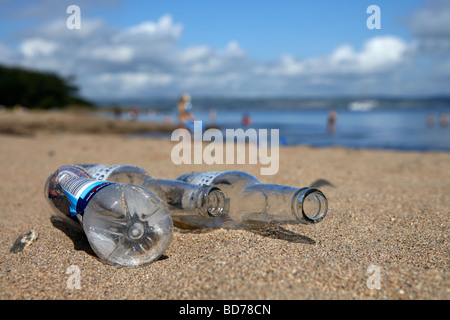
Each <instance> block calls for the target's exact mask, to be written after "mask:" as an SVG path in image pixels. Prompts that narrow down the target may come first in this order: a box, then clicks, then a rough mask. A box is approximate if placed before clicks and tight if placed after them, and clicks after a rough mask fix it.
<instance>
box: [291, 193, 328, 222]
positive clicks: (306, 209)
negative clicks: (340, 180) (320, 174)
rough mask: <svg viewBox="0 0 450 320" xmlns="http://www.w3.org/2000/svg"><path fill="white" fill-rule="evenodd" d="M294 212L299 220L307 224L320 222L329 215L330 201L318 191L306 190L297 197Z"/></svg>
mask: <svg viewBox="0 0 450 320" xmlns="http://www.w3.org/2000/svg"><path fill="white" fill-rule="evenodd" d="M296 199H297V200H296V201H295V207H294V208H293V209H294V212H295V214H296V216H297V219H299V220H301V221H302V222H306V223H317V222H320V221H321V220H322V219H323V218H324V217H325V216H326V214H327V211H328V201H327V198H326V197H325V195H324V194H323V193H322V192H321V191H320V190H318V189H314V188H305V189H302V191H301V192H299V195H298V196H297V197H296Z"/></svg>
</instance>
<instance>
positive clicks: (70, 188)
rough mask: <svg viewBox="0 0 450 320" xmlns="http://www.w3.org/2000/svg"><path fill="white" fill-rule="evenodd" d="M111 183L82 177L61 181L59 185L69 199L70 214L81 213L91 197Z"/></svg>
mask: <svg viewBox="0 0 450 320" xmlns="http://www.w3.org/2000/svg"><path fill="white" fill-rule="evenodd" d="M112 184H113V183H112V182H108V181H96V180H92V179H88V178H84V177H77V178H73V179H68V180H67V181H64V182H61V187H62V189H63V191H64V193H65V194H66V197H67V199H68V200H69V205H70V216H72V217H73V216H76V215H77V214H83V213H84V209H85V208H86V206H87V205H88V203H89V201H90V200H91V199H92V197H93V196H94V195H95V194H96V193H97V192H99V191H100V190H101V189H103V188H105V187H107V186H109V185H112Z"/></svg>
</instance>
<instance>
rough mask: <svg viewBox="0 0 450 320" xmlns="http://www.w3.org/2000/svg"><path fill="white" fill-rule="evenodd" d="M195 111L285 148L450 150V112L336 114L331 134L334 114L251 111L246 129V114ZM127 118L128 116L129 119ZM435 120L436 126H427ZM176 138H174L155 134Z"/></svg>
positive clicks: (154, 117) (148, 116) (159, 116)
mask: <svg viewBox="0 0 450 320" xmlns="http://www.w3.org/2000/svg"><path fill="white" fill-rule="evenodd" d="M215 110H216V111H215V117H211V114H210V112H209V111H207V110H197V111H196V110H195V109H194V110H193V111H194V113H195V115H196V117H197V119H198V120H202V121H203V123H204V124H205V125H214V126H216V127H218V128H219V129H221V130H223V132H224V130H225V129H236V128H243V129H244V130H246V129H248V128H254V129H279V134H280V144H281V145H309V146H315V147H326V146H345V147H351V148H370V149H395V150H416V151H429V150H436V151H450V124H448V125H447V126H443V125H441V124H440V117H441V115H443V114H446V115H447V116H448V117H450V109H448V108H426V107H423V108H413V109H402V110H399V109H389V108H383V109H372V110H369V111H352V110H345V109H341V110H336V113H337V121H336V125H335V130H334V133H330V132H328V129H327V118H328V113H329V111H328V110H324V109H321V110H277V111H275V110H254V111H248V112H247V115H248V116H249V118H250V120H251V124H250V125H249V126H244V125H243V116H244V113H243V112H242V111H240V110H236V109H234V108H230V109H229V110H224V109H215ZM125 116H126V115H124V117H125ZM167 118H170V119H172V121H176V120H175V119H176V117H175V113H147V112H145V113H140V114H139V117H138V121H164V120H167ZM427 119H433V120H434V123H429V122H427ZM149 136H158V137H170V134H149Z"/></svg>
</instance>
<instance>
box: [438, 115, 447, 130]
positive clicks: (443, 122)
mask: <svg viewBox="0 0 450 320" xmlns="http://www.w3.org/2000/svg"><path fill="white" fill-rule="evenodd" d="M439 122H440V124H441V127H447V126H448V116H447V115H446V114H445V113H443V114H441V116H440V117H439Z"/></svg>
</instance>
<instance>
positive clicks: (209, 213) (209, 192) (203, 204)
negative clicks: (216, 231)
mask: <svg viewBox="0 0 450 320" xmlns="http://www.w3.org/2000/svg"><path fill="white" fill-rule="evenodd" d="M199 201H200V203H199V206H198V208H199V211H200V214H201V215H202V216H204V217H212V218H215V217H218V216H220V215H221V214H222V213H224V211H225V204H226V201H225V195H224V194H223V192H222V190H220V189H219V188H217V187H205V189H204V190H203V192H202V193H201V197H199Z"/></svg>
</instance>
